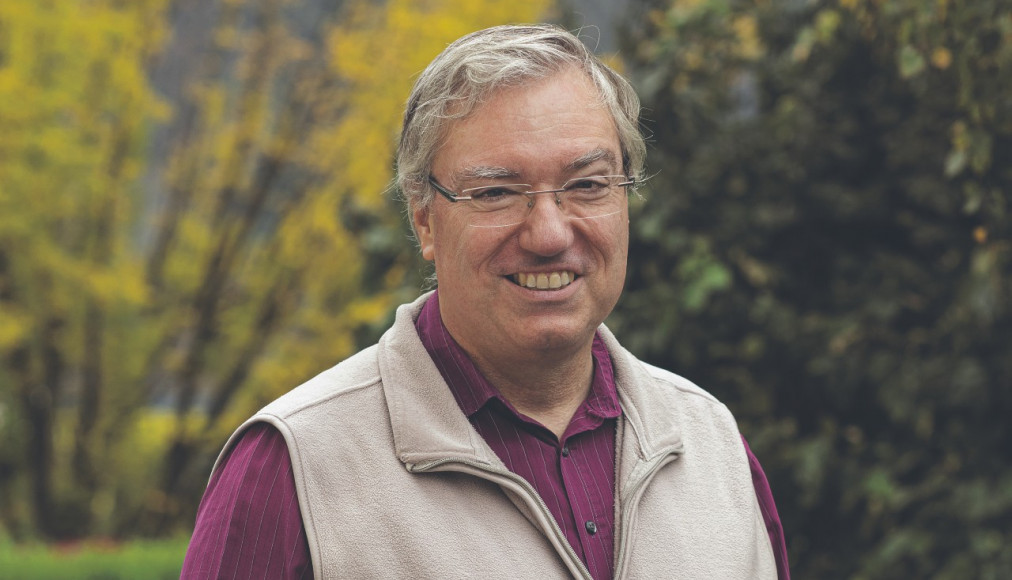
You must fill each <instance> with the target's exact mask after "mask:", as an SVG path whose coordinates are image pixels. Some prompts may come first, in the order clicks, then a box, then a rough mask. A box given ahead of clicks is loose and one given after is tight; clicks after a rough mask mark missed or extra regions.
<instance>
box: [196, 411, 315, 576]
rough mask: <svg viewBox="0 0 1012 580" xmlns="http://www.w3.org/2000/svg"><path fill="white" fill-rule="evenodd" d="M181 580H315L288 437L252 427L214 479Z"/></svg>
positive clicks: (268, 427) (267, 427)
mask: <svg viewBox="0 0 1012 580" xmlns="http://www.w3.org/2000/svg"><path fill="white" fill-rule="evenodd" d="M180 578H181V579H186V580H189V579H191V578H192V579H198V580H204V579H212V578H214V579H217V578H251V579H260V578H263V579H265V580H266V579H268V578H270V579H275V578H279V579H302V580H307V579H311V578H313V566H312V562H311V560H310V557H309V544H308V543H307V541H306V534H305V529H304V528H303V526H302V514H301V513H300V512H299V502H298V498H297V497H296V492H295V478H294V475H293V474H292V462H291V458H290V457H289V455H288V446H287V445H286V444H285V440H284V437H283V436H282V435H281V433H280V432H279V431H278V430H277V429H276V428H274V427H273V426H271V425H268V424H266V423H257V424H254V425H252V426H251V427H250V428H249V429H247V430H246V432H245V433H243V434H242V436H241V438H240V439H239V441H238V442H236V444H235V445H233V446H232V449H231V450H230V451H229V453H228V455H227V456H226V457H225V459H224V462H223V464H222V465H221V466H219V468H218V469H217V470H215V472H214V474H213V475H212V476H211V480H210V482H209V483H208V484H207V490H206V491H205V492H204V498H203V499H202V500H201V502H200V507H199V508H198V509H197V522H196V525H195V526H194V530H193V536H192V537H191V538H190V545H189V547H188V548H187V550H186V558H185V560H184V561H183V571H182V574H181V576H180Z"/></svg>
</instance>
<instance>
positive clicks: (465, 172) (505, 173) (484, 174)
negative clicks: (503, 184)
mask: <svg viewBox="0 0 1012 580" xmlns="http://www.w3.org/2000/svg"><path fill="white" fill-rule="evenodd" d="M519 176H520V174H519V173H517V172H516V171H514V170H512V169H508V168H506V167H494V166H489V165H477V166H474V167H465V168H464V169H461V170H459V171H455V172H454V173H453V177H454V182H455V183H466V182H468V181H480V180H484V179H507V178H514V177H519Z"/></svg>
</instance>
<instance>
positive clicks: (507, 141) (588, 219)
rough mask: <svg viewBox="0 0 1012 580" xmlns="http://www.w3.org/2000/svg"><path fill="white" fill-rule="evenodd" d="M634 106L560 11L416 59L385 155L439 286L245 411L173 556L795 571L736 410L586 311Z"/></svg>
mask: <svg viewBox="0 0 1012 580" xmlns="http://www.w3.org/2000/svg"><path fill="white" fill-rule="evenodd" d="M638 114H639V101H638V99H637V98H636V95H635V94H634V93H633V91H632V89H631V87H630V86H629V85H628V83H627V82H626V81H625V80H623V79H622V78H621V77H620V76H619V75H617V74H616V73H615V72H614V71H612V70H611V69H609V68H608V67H606V66H605V65H603V64H602V63H601V62H600V61H598V60H597V59H596V58H595V57H594V56H593V55H592V54H590V53H589V52H588V51H587V50H586V49H585V48H584V46H583V45H582V44H581V43H580V41H579V40H578V39H576V38H575V37H574V36H572V35H571V34H569V33H567V32H565V31H563V30H560V29H558V28H556V27H552V26H544V25H543V26H519V27H515V26H510V27H497V28H492V29H489V30H483V31H480V32H476V33H474V34H471V35H468V36H466V37H464V38H462V39H460V40H458V41H457V42H455V43H453V44H452V45H450V46H449V47H448V48H447V49H446V50H445V51H444V52H443V53H442V54H441V55H439V56H438V57H437V58H436V59H435V60H434V61H433V62H432V64H430V65H429V67H428V68H427V69H426V70H425V72H423V73H422V75H421V76H420V77H419V79H418V81H417V82H416V84H415V87H414V89H413V92H412V95H411V97H410V99H409V101H408V106H407V111H406V112H405V115H404V127H403V130H402V134H401V143H400V148H399V151H398V160H397V161H398V177H397V179H398V185H399V187H400V190H401V191H402V193H403V195H404V197H405V200H406V202H407V204H408V208H409V215H410V216H411V221H412V225H413V227H414V230H415V233H416V235H417V238H418V242H419V246H420V248H421V252H422V256H423V257H424V258H425V259H426V260H430V261H432V262H433V263H434V265H435V271H436V277H437V280H438V290H437V291H436V292H433V293H430V294H427V295H424V296H422V297H421V298H419V299H418V300H417V301H415V302H414V303H413V304H408V305H404V306H401V307H400V308H399V309H398V311H397V317H396V321H395V323H394V326H393V328H391V329H390V330H389V331H388V332H387V333H386V334H384V336H383V338H381V339H380V342H379V344H377V345H375V346H373V347H370V348H368V349H366V350H365V351H363V352H360V353H358V354H357V355H355V356H353V357H352V358H350V359H348V360H346V361H344V362H342V363H341V364H339V365H337V366H336V367H334V368H332V369H330V370H329V371H326V372H324V373H323V374H321V375H319V376H317V377H316V378H314V379H313V380H311V381H309V382H308V383H306V384H304V385H302V386H300V387H299V388H297V389H295V390H293V391H291V392H290V393H288V394H286V395H285V396H283V397H281V398H280V399H278V400H277V401H275V402H274V403H272V404H270V405H268V406H267V407H266V408H264V409H263V410H262V411H261V412H259V413H258V414H257V415H256V416H254V417H253V418H252V419H250V421H248V422H247V423H245V424H244V425H243V426H242V427H240V429H239V430H238V431H237V432H236V434H235V435H233V437H232V438H231V440H230V441H229V443H228V444H226V446H225V449H224V451H223V452H222V455H221V457H220V458H219V460H218V463H217V464H216V466H215V470H214V472H213V475H212V477H211V481H210V483H209V485H208V489H207V492H206V494H205V497H204V500H203V502H202V504H201V507H200V511H199V512H198V516H197V525H196V529H195V531H194V535H193V539H192V540H191V544H190V548H189V551H188V553H187V557H186V562H185V565H184V569H183V576H184V577H185V578H211V577H214V578H217V577H230V578H231V577H237V578H247V577H258V578H307V577H311V576H312V577H322V578H333V577H350V578H405V577H421V578H436V577H439V578H471V577H474V578H561V577H575V578H595V579H600V578H728V579H741V578H774V577H777V575H778V572H779V576H780V577H781V578H786V577H787V574H788V572H787V563H786V556H785V550H784V544H783V537H782V532H781V529H780V524H779V520H778V518H777V515H776V508H775V506H774V505H773V502H772V497H771V495H770V493H769V489H768V486H767V484H766V479H765V476H764V475H763V474H762V470H761V468H760V467H759V464H758V462H756V461H755V458H754V457H752V455H751V452H749V451H748V448H747V446H746V445H744V444H743V439H742V438H741V436H740V435H739V433H738V429H737V427H736V425H735V423H734V420H733V418H732V417H731V415H730V413H729V412H728V411H727V409H726V408H725V407H724V406H723V405H721V404H720V403H719V402H718V401H716V400H715V399H714V398H713V397H711V396H710V395H709V394H707V393H706V392H704V391H703V390H701V389H699V388H698V387H696V386H695V385H693V384H691V383H689V382H688V381H686V380H685V379H682V378H680V377H678V376H676V375H674V374H671V373H668V372H666V371H663V370H660V369H657V368H654V367H651V366H649V365H647V364H645V363H642V362H640V361H638V360H636V359H635V358H634V357H633V356H632V355H631V354H630V353H629V352H627V351H625V350H624V349H623V348H622V347H621V346H620V345H619V343H618V342H617V341H616V339H615V337H614V336H612V335H611V334H610V333H609V332H608V330H607V329H606V328H605V327H604V326H603V325H602V322H603V320H604V319H605V317H606V316H607V315H608V314H609V313H610V312H611V310H612V308H613V307H614V306H615V303H616V302H617V301H618V298H619V295H620V294H621V292H622V286H623V281H624V278H625V268H626V253H627V248H628V235H629V233H628V225H629V218H628V207H627V198H626V190H627V188H628V187H630V186H631V185H633V184H635V183H636V181H637V180H638V179H639V178H640V176H641V175H642V171H643V159H644V156H645V147H644V143H643V139H642V137H641V136H640V134H639V132H638V129H637V123H638Z"/></svg>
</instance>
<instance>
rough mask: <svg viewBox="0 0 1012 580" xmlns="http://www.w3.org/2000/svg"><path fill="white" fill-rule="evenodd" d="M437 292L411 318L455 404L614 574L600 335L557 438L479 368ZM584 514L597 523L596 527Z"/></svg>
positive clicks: (598, 571)
mask: <svg viewBox="0 0 1012 580" xmlns="http://www.w3.org/2000/svg"><path fill="white" fill-rule="evenodd" d="M437 295H438V292H437V293H436V294H433V296H432V298H430V299H429V301H428V302H426V304H425V306H424V307H423V308H422V311H421V313H420V314H419V317H418V321H417V323H416V325H415V326H416V328H417V329H418V336H419V337H420V338H421V340H422V344H423V345H425V349H426V350H427V351H429V354H430V356H432V360H433V361H435V363H436V367H437V368H438V369H439V372H440V374H442V375H443V379H445V380H446V383H447V384H448V385H449V386H450V390H451V391H452V392H453V396H454V397H455V398H456V399H457V404H458V405H460V408H461V410H462V411H463V412H464V414H465V415H467V417H468V418H469V419H470V421H471V424H472V425H474V428H475V430H476V431H477V432H478V433H479V434H480V435H481V436H482V437H483V438H484V439H485V441H486V442H487V443H488V445H489V447H491V448H492V450H493V451H495V453H496V455H498V456H499V458H500V459H502V461H503V463H505V464H506V467H507V468H508V469H509V470H510V471H512V472H513V473H516V474H517V475H519V476H521V477H523V478H524V479H526V480H527V481H528V482H530V484H531V485H532V486H534V489H535V490H537V492H538V495H540V496H541V498H542V499H544V500H545V504H546V505H547V506H548V510H549V511H550V512H551V513H552V516H553V517H554V518H555V521H556V522H558V524H559V527H560V528H561V529H562V531H563V533H564V534H565V535H566V539H567V540H569V543H570V544H571V545H572V546H573V549H574V550H576V553H577V554H578V555H579V556H580V558H581V559H582V560H583V562H584V564H586V565H587V570H588V571H590V573H591V575H592V576H593V577H594V578H595V579H601V578H611V575H612V560H613V557H614V556H613V548H612V546H613V524H614V521H613V520H614V509H613V505H614V489H615V467H614V464H615V421H616V418H617V417H618V416H619V415H621V412H622V411H621V408H620V406H619V403H618V394H617V393H616V392H615V381H614V377H613V374H612V368H611V358H610V357H609V355H608V351H607V349H606V348H605V347H604V343H603V342H602V341H601V340H600V338H599V337H596V336H595V337H594V345H593V349H592V354H593V357H594V377H593V382H592V384H591V390H590V394H589V395H588V396H587V400H586V401H584V402H583V404H582V405H580V407H579V408H578V409H577V410H576V413H574V415H573V418H572V419H571V420H570V422H569V426H568V427H567V428H566V431H565V432H564V433H563V435H562V439H561V440H560V439H557V438H556V437H555V434H554V433H552V432H551V431H549V430H548V429H547V428H546V427H544V426H543V425H541V424H540V423H538V422H537V421H535V420H534V419H531V418H530V417H527V416H525V415H524V414H523V413H520V412H519V411H517V410H516V408H514V407H513V406H512V405H511V404H510V403H509V401H507V400H506V399H505V398H504V397H503V396H502V395H501V394H500V393H499V391H498V390H496V388H495V387H493V386H492V385H491V384H490V383H489V382H488V381H487V380H486V379H485V377H483V376H482V375H481V373H480V372H479V371H478V369H477V367H475V366H474V363H473V362H471V359H470V358H469V357H468V356H467V353H465V352H464V350H463V349H462V348H460V345H458V344H457V343H456V341H455V340H454V339H453V337H451V336H450V334H449V332H448V331H447V330H446V327H445V326H444V325H443V323H442V320H441V319H440V316H439V301H438V299H437ZM563 450H566V451H565V453H564V452H563ZM567 454H568V456H567ZM587 522H593V523H594V526H596V529H595V530H594V531H593V532H590V531H588V529H587Z"/></svg>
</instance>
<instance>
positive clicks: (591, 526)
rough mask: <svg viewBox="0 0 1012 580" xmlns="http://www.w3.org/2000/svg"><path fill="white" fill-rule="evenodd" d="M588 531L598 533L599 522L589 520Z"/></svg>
mask: <svg viewBox="0 0 1012 580" xmlns="http://www.w3.org/2000/svg"><path fill="white" fill-rule="evenodd" d="M587 533H588V534H591V535H593V534H596V533H597V524H595V523H594V522H587Z"/></svg>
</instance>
